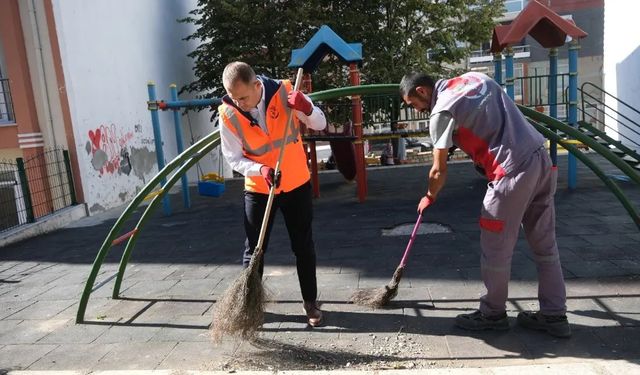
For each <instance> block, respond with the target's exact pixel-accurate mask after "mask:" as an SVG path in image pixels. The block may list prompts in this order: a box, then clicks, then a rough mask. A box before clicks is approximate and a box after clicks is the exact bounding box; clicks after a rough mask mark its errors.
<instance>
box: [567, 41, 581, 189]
mask: <svg viewBox="0 0 640 375" xmlns="http://www.w3.org/2000/svg"><path fill="white" fill-rule="evenodd" d="M579 49H580V45H578V41H577V40H575V39H574V40H572V41H571V42H570V44H569V125H571V126H573V127H575V126H576V124H577V123H578V50H579ZM567 179H568V185H569V189H575V188H576V186H577V185H578V163H577V159H576V158H575V156H573V155H572V154H569V176H568V178H567Z"/></svg>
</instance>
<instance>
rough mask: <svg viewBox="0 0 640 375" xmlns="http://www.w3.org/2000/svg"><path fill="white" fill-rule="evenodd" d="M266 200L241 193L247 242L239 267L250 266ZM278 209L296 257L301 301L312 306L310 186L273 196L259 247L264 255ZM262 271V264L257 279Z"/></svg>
mask: <svg viewBox="0 0 640 375" xmlns="http://www.w3.org/2000/svg"><path fill="white" fill-rule="evenodd" d="M268 197H269V196H268V195H267V194H260V193H252V192H248V191H245V193H244V229H245V232H246V235H247V239H246V241H245V250H244V256H243V259H242V263H243V264H244V266H245V267H247V266H248V265H249V262H250V261H251V256H252V255H253V250H254V249H255V248H256V245H257V244H258V236H260V227H261V225H262V219H263V218H264V211H265V210H266V207H267V199H268ZM278 209H280V211H282V215H283V216H284V222H285V224H286V226H287V231H288V232H289V239H290V240H291V250H293V253H294V255H295V256H296V266H297V269H298V281H300V291H301V292H302V299H303V300H304V301H305V302H313V301H315V300H316V297H317V294H318V288H317V285H316V252H315V249H314V245H313V236H312V230H311V221H312V218H313V209H312V202H311V184H310V183H309V182H307V183H306V184H304V185H301V186H300V187H298V188H296V189H294V190H291V191H289V192H286V193H280V194H278V195H276V196H275V199H274V201H273V207H272V208H271V213H270V217H269V225H268V226H267V233H266V235H265V239H264V243H263V245H262V248H263V251H264V252H265V254H266V252H267V247H268V245H269V236H270V234H271V228H272V226H273V219H274V217H275V213H276V211H277V210H278ZM263 269H264V264H260V275H262V272H263Z"/></svg>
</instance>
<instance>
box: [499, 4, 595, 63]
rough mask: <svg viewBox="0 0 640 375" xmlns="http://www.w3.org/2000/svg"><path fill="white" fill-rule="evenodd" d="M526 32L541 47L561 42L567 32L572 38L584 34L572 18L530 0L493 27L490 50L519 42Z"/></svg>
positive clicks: (562, 42)
mask: <svg viewBox="0 0 640 375" xmlns="http://www.w3.org/2000/svg"><path fill="white" fill-rule="evenodd" d="M527 34H529V35H531V36H532V37H533V38H534V39H535V40H536V41H538V43H540V45H542V46H543V47H544V48H554V47H560V46H562V45H564V43H565V40H566V39H567V35H568V36H570V37H572V38H574V39H581V38H584V37H586V36H587V33H586V32H584V31H583V30H582V29H580V28H579V27H578V26H576V25H575V24H574V23H573V22H572V21H569V20H566V19H564V18H562V16H560V15H559V14H558V13H556V12H554V11H553V10H551V9H549V8H547V7H546V6H545V5H543V4H541V3H539V2H538V1H537V0H530V1H529V3H528V4H527V6H526V7H525V8H524V10H522V12H520V14H518V16H517V17H516V18H515V19H514V20H513V22H511V23H510V24H509V25H498V26H496V27H495V28H494V29H493V38H492V40H491V52H494V53H495V52H500V51H502V50H503V49H505V48H506V47H507V46H509V45H513V44H517V43H520V41H521V40H522V39H523V38H524V37H525V36H527Z"/></svg>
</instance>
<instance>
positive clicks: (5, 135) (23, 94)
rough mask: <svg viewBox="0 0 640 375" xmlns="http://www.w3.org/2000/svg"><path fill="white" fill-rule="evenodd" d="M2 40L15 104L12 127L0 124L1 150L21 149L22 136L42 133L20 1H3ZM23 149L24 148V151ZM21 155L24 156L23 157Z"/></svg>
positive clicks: (0, 13) (0, 6) (0, 14)
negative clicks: (35, 101)
mask: <svg viewBox="0 0 640 375" xmlns="http://www.w3.org/2000/svg"><path fill="white" fill-rule="evenodd" d="M0 38H2V48H3V68H4V69H3V77H6V78H9V85H10V90H11V98H12V102H13V111H14V117H15V118H14V121H15V123H13V124H3V125H0V148H2V149H18V148H19V147H20V146H22V147H30V149H33V148H32V147H31V146H34V145H35V144H39V143H35V142H32V143H30V144H24V145H20V144H19V142H18V135H19V134H39V133H40V127H39V123H38V114H37V112H36V107H35V104H34V98H33V93H32V90H31V76H30V74H29V65H28V62H27V52H26V49H25V46H24V35H23V33H22V26H21V22H20V16H19V7H18V1H17V0H7V1H0ZM22 147H21V148H22ZM21 156H22V155H21Z"/></svg>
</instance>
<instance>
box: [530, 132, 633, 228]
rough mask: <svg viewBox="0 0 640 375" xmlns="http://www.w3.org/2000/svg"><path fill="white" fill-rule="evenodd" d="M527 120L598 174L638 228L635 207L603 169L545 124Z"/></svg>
mask: <svg viewBox="0 0 640 375" xmlns="http://www.w3.org/2000/svg"><path fill="white" fill-rule="evenodd" d="M529 122H530V123H531V125H533V126H534V127H535V128H536V130H538V131H539V132H540V133H542V135H544V136H545V137H547V138H549V139H551V140H552V141H556V142H557V143H558V144H560V145H562V147H564V148H565V149H567V151H569V152H571V153H572V154H573V155H574V156H575V157H576V158H577V159H580V161H581V162H582V163H584V164H585V165H586V166H587V167H589V168H590V169H591V171H593V173H595V174H596V176H598V177H599V178H600V179H601V180H602V182H604V184H605V185H606V186H607V187H608V188H609V190H611V192H613V194H614V195H615V196H616V198H618V200H619V201H620V203H622V206H623V207H624V208H625V209H626V210H627V212H628V213H629V216H631V218H632V219H633V222H634V223H635V224H636V226H637V227H638V228H639V229H640V215H638V212H637V211H636V210H635V208H634V207H633V205H632V204H631V202H630V201H629V199H628V198H627V196H626V195H625V194H624V192H623V191H622V190H621V189H620V187H619V186H618V185H617V184H616V183H615V182H613V181H612V180H611V179H610V178H609V177H607V175H606V174H605V173H604V171H603V170H602V169H600V167H598V166H597V165H596V163H595V162H593V160H591V159H589V158H588V157H587V156H586V155H585V154H584V153H582V151H580V149H578V147H576V146H575V145H573V144H571V143H568V142H567V141H566V140H564V139H562V137H560V136H559V135H558V134H556V133H554V132H553V131H551V130H549V129H547V128H546V127H545V126H543V125H540V124H538V123H537V122H536V121H533V120H532V119H530V120H529Z"/></svg>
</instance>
